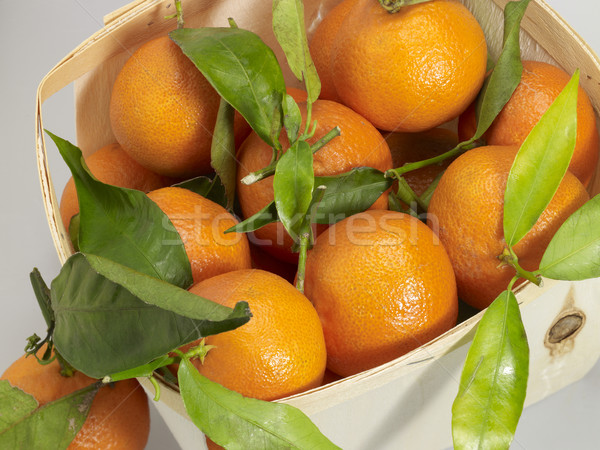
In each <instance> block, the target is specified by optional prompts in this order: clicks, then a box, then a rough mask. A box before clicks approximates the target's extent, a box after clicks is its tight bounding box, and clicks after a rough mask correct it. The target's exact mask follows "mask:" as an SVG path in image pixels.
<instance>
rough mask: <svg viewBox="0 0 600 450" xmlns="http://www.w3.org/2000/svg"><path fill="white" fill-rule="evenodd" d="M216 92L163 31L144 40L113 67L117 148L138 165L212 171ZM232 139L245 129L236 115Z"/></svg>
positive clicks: (176, 171) (181, 173) (182, 174)
mask: <svg viewBox="0 0 600 450" xmlns="http://www.w3.org/2000/svg"><path fill="white" fill-rule="evenodd" d="M219 101H220V97H219V95H218V94H217V92H216V91H215V90H214V89H213V87H212V86H211V85H210V83H209V82H208V80H207V79H206V78H204V76H203V75H202V74H201V73H200V71H199V70H198V69H197V68H196V66H195V65H194V63H192V61H191V60H190V59H189V58H188V57H187V56H185V55H184V54H183V52H182V51H181V49H180V48H179V47H178V46H177V44H175V43H174V42H173V41H172V40H171V39H170V38H169V37H168V36H162V37H159V38H156V39H153V40H151V41H148V42H146V43H145V44H143V45H142V46H141V47H140V48H138V49H137V50H136V51H135V52H134V53H133V54H132V55H131V57H130V58H129V59H128V60H127V61H126V62H125V65H124V66H123V68H122V69H121V71H120V72H119V74H118V76H117V78H116V80H115V83H114V85H113V89H112V95H111V99H110V123H111V126H112V130H113V133H114V135H115V137H116V139H117V141H118V142H119V143H120V144H121V145H122V146H123V149H124V150H125V151H126V152H127V153H128V154H129V155H130V156H131V157H132V158H133V159H135V160H136V161H138V162H139V163H140V164H141V165H143V166H144V167H147V168H148V169H150V170H152V171H154V172H156V173H160V174H163V175H167V176H171V177H179V178H188V177H192V176H196V175H199V174H205V173H210V172H212V169H211V165H210V147H211V141H212V135H213V130H214V126H215V121H216V117H217V111H218V109H219ZM236 125H237V126H236V127H235V128H236V134H237V135H238V138H237V141H238V143H240V142H241V140H243V138H244V137H245V135H247V134H248V133H249V132H250V128H249V126H248V124H247V123H246V122H245V121H244V120H243V118H242V117H241V116H239V115H238V117H237V119H236Z"/></svg>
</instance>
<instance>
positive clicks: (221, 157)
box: [210, 99, 237, 211]
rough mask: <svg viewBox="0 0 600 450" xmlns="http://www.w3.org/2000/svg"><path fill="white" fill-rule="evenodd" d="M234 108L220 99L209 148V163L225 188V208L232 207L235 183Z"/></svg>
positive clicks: (230, 208)
mask: <svg viewBox="0 0 600 450" xmlns="http://www.w3.org/2000/svg"><path fill="white" fill-rule="evenodd" d="M234 112H235V110H234V109H233V108H232V107H231V105H230V104H229V103H227V102H226V101H225V100H223V99H221V103H220V104H219V112H218V114H217V122H216V124H215V132H214V133H213V138H212V145H211V149H210V164H211V166H212V168H213V169H215V172H216V173H217V176H218V177H219V179H220V180H221V182H222V183H223V186H224V188H225V196H226V199H227V202H226V205H225V208H227V209H228V210H229V211H231V210H232V208H233V201H234V199H235V184H236V178H235V177H236V170H237V166H236V159H235V137H234V132H233V116H234Z"/></svg>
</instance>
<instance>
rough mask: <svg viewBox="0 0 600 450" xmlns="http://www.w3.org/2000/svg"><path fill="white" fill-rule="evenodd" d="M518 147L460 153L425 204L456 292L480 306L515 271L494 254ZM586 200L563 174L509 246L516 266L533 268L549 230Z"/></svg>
mask: <svg viewBox="0 0 600 450" xmlns="http://www.w3.org/2000/svg"><path fill="white" fill-rule="evenodd" d="M517 150H518V147H515V146H487V147H479V148H476V149H473V150H469V151H468V152H466V153H464V154H463V155H461V156H459V157H458V158H457V159H456V160H455V161H454V162H452V164H450V166H449V167H448V169H447V170H446V172H445V173H444V175H443V176H442V178H441V180H440V182H439V184H438V186H437V188H436V189H435V191H434V193H433V197H432V198H431V202H430V204H429V210H428V219H427V223H428V224H429V225H430V226H431V228H432V229H433V230H435V231H436V232H437V233H438V235H439V237H440V240H441V241H442V244H443V245H444V247H445V248H446V250H447V251H448V255H449V256H450V259H451V261H452V266H453V267H454V272H455V274H456V283H457V285H458V295H459V297H460V298H461V299H462V300H464V301H465V302H466V303H468V304H470V305H471V306H474V307H476V308H479V309H483V308H485V307H487V306H488V305H489V304H490V303H491V302H492V301H493V300H494V299H495V298H496V297H497V296H498V295H499V294H500V293H501V292H502V291H504V290H505V289H506V288H507V286H508V283H509V282H510V280H511V279H512V277H513V276H514V275H515V270H514V269H513V268H512V267H509V266H500V263H501V262H500V260H499V259H498V256H499V255H500V254H501V253H502V251H503V250H504V248H505V245H506V244H505V241H504V234H503V225H502V223H503V219H502V217H503V208H504V191H505V190H506V180H507V179H508V174H509V172H510V168H511V166H512V163H513V160H514V158H515V155H516V153H517ZM588 199H589V195H588V194H587V192H586V191H585V188H584V187H583V185H582V184H581V182H580V181H579V180H578V179H577V178H576V177H575V176H574V175H573V174H571V173H570V172H567V173H566V175H565V177H564V179H563V181H562V183H561V184H560V186H559V188H558V190H557V192H556V194H555V195H554V198H553V199H552V201H551V202H550V204H549V205H548V207H547V208H546V210H545V211H544V212H543V213H542V215H541V217H540V218H539V220H538V221H537V222H536V224H535V225H534V226H533V228H532V229H531V230H530V231H529V233H527V234H526V235H525V237H524V238H523V239H522V240H521V241H520V242H519V243H518V244H517V245H515V246H514V251H515V253H516V254H517V256H518V257H519V264H520V265H521V267H523V268H524V269H526V270H529V271H533V270H537V269H538V267H539V263H540V261H541V258H542V255H543V253H544V250H545V249H546V247H547V246H548V244H549V242H550V239H551V238H552V236H553V235H554V233H556V231H557V230H558V228H559V227H560V225H561V224H562V223H563V222H564V221H565V220H566V219H567V217H569V216H570V215H571V214H572V213H573V212H574V211H575V210H576V209H578V208H579V207H580V206H581V205H583V203H585V202H586V201H587V200H588ZM522 281H523V280H521V281H520V282H522Z"/></svg>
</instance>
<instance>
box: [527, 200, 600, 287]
mask: <svg viewBox="0 0 600 450" xmlns="http://www.w3.org/2000/svg"><path fill="white" fill-rule="evenodd" d="M599 224H600V194H598V195H596V196H595V197H594V198H592V199H591V200H589V201H588V202H587V203H586V204H585V205H583V206H582V207H581V208H579V209H578V210H577V211H575V212H574V213H573V214H572V215H571V216H570V217H569V218H568V219H567V220H566V221H565V222H564V223H563V224H562V226H561V227H560V228H559V229H558V231H557V232H556V234H555V235H554V237H553V238H552V240H551V241H550V244H549V245H548V248H546V251H545V253H544V256H543V257H542V261H541V263H540V269H539V271H538V272H539V273H540V275H542V276H544V277H547V278H553V279H555V280H585V279H588V278H596V277H600V226H599Z"/></svg>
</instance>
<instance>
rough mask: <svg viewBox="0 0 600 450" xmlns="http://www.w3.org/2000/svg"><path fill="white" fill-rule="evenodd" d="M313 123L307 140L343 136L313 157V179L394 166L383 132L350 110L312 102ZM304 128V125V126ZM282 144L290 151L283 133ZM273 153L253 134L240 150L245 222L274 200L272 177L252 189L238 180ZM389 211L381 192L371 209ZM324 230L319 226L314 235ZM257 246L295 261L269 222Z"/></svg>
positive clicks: (283, 235) (284, 236)
mask: <svg viewBox="0 0 600 450" xmlns="http://www.w3.org/2000/svg"><path fill="white" fill-rule="evenodd" d="M299 106H300V109H301V112H302V117H303V121H304V120H306V104H305V103H300V104H299ZM312 119H313V120H316V121H317V128H316V131H315V134H314V136H313V137H312V138H311V139H309V140H308V142H309V143H310V144H313V143H314V142H316V141H317V140H319V139H320V138H321V137H323V136H324V135H325V134H326V133H328V132H329V131H330V130H331V129H332V128H334V127H335V126H339V127H340V129H341V135H340V136H338V137H336V138H334V139H333V140H331V141H330V142H329V143H328V144H327V145H326V146H325V147H323V148H321V149H320V150H319V151H318V152H316V153H315V154H314V159H313V168H314V173H315V176H325V175H337V174H340V173H343V172H347V171H349V170H351V169H352V168H355V167H361V166H368V167H374V168H376V169H379V170H381V171H383V172H384V171H386V170H388V169H391V168H392V157H391V155H390V150H389V148H388V145H387V143H386V142H385V140H384V139H383V137H382V136H381V133H379V131H377V129H375V127H373V126H372V125H371V124H370V123H369V122H368V121H367V120H365V119H364V118H363V117H362V116H360V115H359V114H357V113H355V112H354V111H352V110H351V109H350V108H348V107H346V106H344V105H341V104H339V103H336V102H332V101H329V100H317V101H316V102H315V103H314V104H313V109H312ZM302 127H304V124H303V125H302ZM282 135H283V136H282V138H281V144H282V146H283V148H284V150H285V149H287V148H288V147H289V142H287V139H286V135H285V132H283V133H282ZM272 154H273V151H272V149H271V147H269V145H267V144H266V143H265V142H264V141H263V140H262V139H260V137H259V136H258V135H257V134H256V133H254V132H253V133H251V134H250V136H248V138H247V139H246V140H245V141H244V144H242V147H241V148H240V151H239V154H238V159H239V165H238V173H237V179H238V183H237V193H238V198H239V201H240V206H241V209H242V214H243V216H244V218H248V217H250V216H252V215H253V214H256V213H257V212H258V211H260V210H261V209H262V208H264V207H265V206H266V205H267V204H268V203H269V202H271V201H273V195H274V194H273V178H266V179H263V180H261V181H259V182H257V183H254V184H251V185H245V184H243V183H242V182H241V179H242V178H244V177H245V176H246V175H247V174H249V173H251V172H254V171H256V170H258V169H261V168H263V167H266V166H267V165H268V164H269V163H270V161H271V157H272ZM372 208H376V209H385V208H387V193H384V194H383V195H382V196H381V197H380V198H379V199H378V200H377V201H376V202H375V204H374V205H373V206H372ZM323 229H324V227H318V229H317V234H318V232H320V231H322V230H323ZM254 235H255V237H256V240H255V243H256V244H257V245H259V246H261V247H262V248H264V250H265V251H267V252H269V253H271V254H272V255H274V256H275V257H277V258H279V259H282V260H284V261H288V262H296V261H297V259H298V255H297V254H294V253H292V252H291V250H290V248H291V246H292V244H293V240H292V238H291V237H290V236H289V235H288V234H287V233H286V231H285V230H284V228H283V226H282V225H281V223H272V224H269V225H267V226H264V227H262V228H260V229H258V230H256V231H255V232H254Z"/></svg>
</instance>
